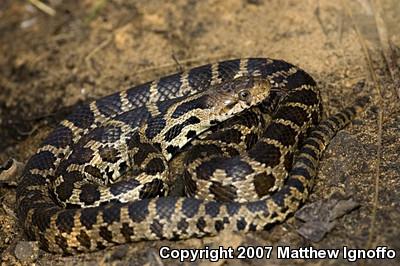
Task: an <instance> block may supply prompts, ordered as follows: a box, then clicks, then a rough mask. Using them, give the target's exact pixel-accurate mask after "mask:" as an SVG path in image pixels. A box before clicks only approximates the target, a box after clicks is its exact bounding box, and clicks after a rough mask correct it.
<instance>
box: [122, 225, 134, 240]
mask: <svg viewBox="0 0 400 266" xmlns="http://www.w3.org/2000/svg"><path fill="white" fill-rule="evenodd" d="M121 234H122V235H123V236H124V238H125V239H126V241H127V242H129V241H130V239H131V236H133V234H134V232H133V229H132V228H131V227H130V226H129V224H127V223H123V224H122V228H121Z"/></svg>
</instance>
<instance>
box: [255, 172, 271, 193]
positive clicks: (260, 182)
mask: <svg viewBox="0 0 400 266" xmlns="http://www.w3.org/2000/svg"><path fill="white" fill-rule="evenodd" d="M274 184H275V177H274V176H273V175H272V174H269V175H267V174H266V173H261V174H258V175H256V176H255V177H254V188H255V190H256V193H257V195H258V197H260V198H261V197H262V196H265V195H268V194H269V192H270V189H271V188H272V187H273V186H274Z"/></svg>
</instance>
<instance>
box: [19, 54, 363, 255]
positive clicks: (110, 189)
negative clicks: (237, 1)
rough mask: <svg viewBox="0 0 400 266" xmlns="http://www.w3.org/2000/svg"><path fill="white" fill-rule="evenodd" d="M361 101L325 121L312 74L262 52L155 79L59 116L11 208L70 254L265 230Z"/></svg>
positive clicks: (294, 197)
mask: <svg viewBox="0 0 400 266" xmlns="http://www.w3.org/2000/svg"><path fill="white" fill-rule="evenodd" d="M366 102H367V100H365V99H364V98H363V99H359V100H357V101H356V102H355V103H354V104H353V105H351V106H349V107H346V108H344V109H343V110H342V111H340V112H339V113H337V114H336V115H333V116H330V117H328V118H327V119H322V111H323V109H322V101H321V96H320V92H319V89H318V87H317V85H316V82H315V81H314V79H313V78H312V77H311V76H310V75H309V74H308V73H306V72H305V71H304V70H302V69H301V68H299V67H297V66H295V65H293V64H290V63H288V62H286V61H283V60H277V59H271V58H244V59H233V60H226V61H221V62H217V63H212V64H206V65H203V66H199V67H195V68H192V69H189V70H186V71H183V72H179V73H176V74H172V75H168V76H164V77H161V78H159V79H156V80H154V81H150V82H147V83H144V84H142V85H138V86H134V87H131V88H128V89H125V90H122V91H119V92H116V93H114V94H111V95H109V96H105V97H103V98H100V99H98V100H95V101H92V102H89V103H86V104H83V105H80V106H78V107H77V108H76V109H75V111H73V112H72V113H71V114H70V115H68V116H67V117H66V118H65V119H64V120H63V121H61V122H60V123H59V125H58V126H57V127H56V128H55V129H54V130H53V131H52V132H51V133H50V134H49V135H48V136H47V137H46V138H45V139H44V141H43V142H42V144H41V145H40V147H39V148H38V150H37V152H36V153H35V154H34V155H33V156H32V157H31V158H30V159H29V160H28V162H27V163H26V165H25V168H24V170H23V173H22V176H21V178H20V181H19V183H18V187H17V196H16V198H17V216H18V219H19V221H20V222H21V224H22V227H23V228H24V231H25V233H26V235H27V237H28V238H29V239H32V240H37V241H39V243H40V247H41V248H42V249H44V250H46V251H49V252H52V253H62V254H67V255H68V254H76V253H81V252H92V251H96V250H101V249H104V248H106V247H109V246H113V245H117V244H123V243H129V242H136V241H143V240H158V239H168V240H179V239H187V238H193V237H196V238H198V237H204V236H212V235H217V234H218V233H219V232H220V231H222V230H229V231H233V232H249V231H260V230H266V229H268V228H270V226H271V225H273V224H276V223H279V222H283V221H285V220H286V218H287V217H288V216H290V215H292V214H293V213H294V212H295V211H296V210H297V209H298V208H299V207H300V206H301V204H303V203H304V202H305V201H306V200H307V198H308V195H309V194H310V192H311V190H312V188H313V184H314V180H315V177H316V175H317V168H318V163H319V161H320V159H321V156H322V154H323V152H324V150H325V148H326V146H327V145H328V144H329V142H330V140H331V139H332V138H333V137H334V135H335V134H336V133H337V132H338V131H339V130H340V129H342V128H343V127H344V126H346V125H347V124H348V123H350V122H351V120H352V119H353V118H354V116H355V115H356V114H357V113H358V112H360V111H361V110H362V109H363V107H364V106H365V104H366ZM175 164H179V165H180V166H179V167H177V168H178V170H174V168H173V165H175ZM180 183H182V184H183V185H182V186H183V188H180V186H179V184H180ZM177 184H178V185H177Z"/></svg>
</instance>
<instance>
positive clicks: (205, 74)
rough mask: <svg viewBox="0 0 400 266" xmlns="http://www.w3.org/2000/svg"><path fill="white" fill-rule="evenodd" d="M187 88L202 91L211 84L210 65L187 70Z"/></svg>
mask: <svg viewBox="0 0 400 266" xmlns="http://www.w3.org/2000/svg"><path fill="white" fill-rule="evenodd" d="M188 81H189V86H190V87H192V88H194V89H195V90H196V91H200V90H204V89H206V88H208V87H209V86H210V84H211V65H210V64H208V65H204V66H200V67H196V68H192V69H191V70H189V75H188Z"/></svg>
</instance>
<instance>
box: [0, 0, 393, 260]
mask: <svg viewBox="0 0 400 266" xmlns="http://www.w3.org/2000/svg"><path fill="white" fill-rule="evenodd" d="M37 2H38V1H22V0H20V1H14V0H3V1H1V2H0V33H1V34H0V140H1V141H0V163H3V162H6V161H7V160H8V159H9V158H14V159H16V160H17V161H20V162H22V163H23V162H25V161H26V160H27V159H28V158H29V156H31V155H32V154H33V153H34V152H35V149H36V148H37V146H38V145H39V143H40V141H41V140H43V139H44V137H45V136H46V135H47V134H48V133H49V132H50V130H51V129H52V128H54V127H55V125H56V123H57V122H58V121H60V120H61V119H62V118H63V117H65V115H66V114H67V113H68V112H70V110H71V108H73V106H74V105H76V104H79V103H82V102H85V101H89V100H91V99H96V98H99V97H101V96H104V95H107V94H110V93H112V92H115V91H118V90H120V89H122V88H126V87H127V86H129V85H134V84H139V83H142V82H145V81H148V80H151V79H154V78H157V77H160V76H162V75H165V74H168V73H173V72H175V71H178V70H181V69H188V68H190V67H193V66H195V65H201V64H203V63H209V62H215V61H218V60H222V59H228V58H237V57H249V56H251V57H256V56H260V57H265V56H266V57H272V58H281V59H285V60H287V61H289V62H291V63H294V64H296V65H299V66H301V67H302V68H304V69H305V70H306V71H308V72H309V73H310V74H311V75H312V76H313V77H314V78H315V79H316V80H317V82H318V83H319V86H320V89H321V92H322V96H323V100H324V106H325V112H326V114H332V113H334V112H335V111H337V110H339V109H341V108H342V107H344V106H345V105H347V104H350V103H351V102H352V100H353V99H355V98H356V97H357V96H363V95H369V96H371V97H372V103H371V104H370V105H369V106H368V108H367V109H366V111H365V112H363V113H362V114H361V115H360V116H359V117H358V118H357V119H356V120H355V121H354V123H353V124H352V125H351V126H349V127H347V128H346V129H345V130H343V131H341V132H340V133H339V134H338V135H337V137H336V138H335V139H334V140H333V141H332V143H331V144H330V145H329V148H328V150H327V152H326V153H325V156H324V158H323V160H322V162H321V166H320V171H319V174H318V179H317V182H316V186H315V189H314V192H313V194H312V195H311V197H310V200H309V203H308V204H307V206H308V207H310V208H314V207H315V206H318V205H322V208H320V209H318V208H314V212H313V213H312V215H311V216H313V217H320V216H323V215H325V214H324V211H326V209H330V208H328V207H327V206H332V205H330V204H334V203H335V202H338V201H340V202H348V201H346V200H351V201H354V202H357V203H358V206H359V207H358V208H356V209H355V210H353V211H351V212H349V213H346V214H345V215H344V216H341V217H340V218H338V219H337V220H335V226H333V227H332V228H330V230H328V231H329V232H328V233H327V234H326V236H325V237H324V238H323V239H322V240H321V241H313V240H309V239H308V238H304V237H302V236H301V235H299V233H298V231H301V230H302V228H303V229H304V227H303V224H302V222H300V220H298V219H296V218H295V217H291V218H290V219H288V221H287V222H285V223H283V224H281V225H277V226H275V227H274V228H272V229H271V230H269V231H266V232H261V233H258V234H245V235H231V234H222V235H220V236H217V237H212V238H204V239H191V240H187V241H178V242H169V241H155V242H141V243H134V244H129V245H123V246H118V247H115V248H110V249H107V250H105V251H100V252H96V253H92V254H82V255H79V256H74V257H62V256H59V255H51V254H48V253H46V252H43V251H41V250H38V248H37V243H36V242H27V241H26V239H25V237H24V235H23V233H22V229H21V228H20V226H19V224H18V221H17V219H16V217H15V214H14V208H15V179H14V180H5V181H0V254H1V261H2V264H4V265H8V264H24V265H27V264H31V263H33V262H36V263H38V264H40V265H47V264H52V265H75V264H76V263H85V264H88V265H96V264H115V265H128V264H129V265H164V264H165V265H176V264H177V261H174V260H165V261H164V260H161V259H160V258H159V256H158V250H159V248H160V247H161V246H163V245H168V246H170V247H174V248H185V247H191V248H202V247H204V246H205V245H210V246H212V247H218V246H219V245H224V246H229V245H233V246H238V245H267V246H271V245H273V246H277V245H290V246H292V247H300V246H310V245H312V246H313V247H315V248H341V247H342V246H345V245H346V246H348V247H350V248H375V247H376V246H388V247H390V248H392V249H395V250H397V253H398V254H397V256H398V257H399V256H400V230H399V226H398V225H399V223H400V200H399V198H400V197H399V191H400V178H399V177H400V159H399V153H400V142H399V139H400V107H399V104H398V102H399V100H400V91H399V84H400V83H399V79H400V76H399V73H398V68H399V65H400V59H399V47H400V26H399V25H400V18H399V16H398V14H399V13H400V1H397V0H382V1H372V3H371V2H370V1H368V0H359V1H322V0H321V1H316V0H315V1H313V0H308V1H296V0H287V1H278V0H247V1H245V0H230V1H217V0H207V1H194V0H177V1H161V0H147V1H121V0H115V1H106V0H97V1H96V0H84V1H61V0H48V1H44V2H43V3H44V4H45V6H44V8H42V9H40V8H38V6H35V5H34V4H32V3H37ZM373 3H375V5H373ZM39 7H40V6H39ZM49 8H50V9H49ZM364 47H365V48H366V49H364ZM368 58H370V59H368ZM396 84H397V85H396ZM396 89H397V91H396ZM332 202H333V203H332ZM308 216H310V215H308ZM314 233H315V232H314ZM207 262H208V261H207V260H204V261H197V262H196V263H197V264H199V265H203V264H207ZM265 262H266V260H235V261H233V260H221V261H219V262H218V263H217V264H219V265H222V264H226V265H247V264H255V265H264V263H265ZM268 262H270V263H271V264H275V265H286V264H288V265H293V264H306V265H314V264H315V263H318V262H316V261H307V260H303V259H297V260H277V259H276V256H273V258H272V259H271V260H269V261H268ZM396 262H397V263H398V262H399V258H397V261H394V260H391V261H387V263H388V265H390V264H392V265H395V264H396ZM321 263H329V264H330V265H341V264H343V263H346V260H331V261H321ZM359 263H367V264H368V263H371V264H375V263H376V261H375V262H374V261H359Z"/></svg>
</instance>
